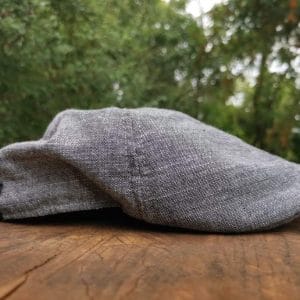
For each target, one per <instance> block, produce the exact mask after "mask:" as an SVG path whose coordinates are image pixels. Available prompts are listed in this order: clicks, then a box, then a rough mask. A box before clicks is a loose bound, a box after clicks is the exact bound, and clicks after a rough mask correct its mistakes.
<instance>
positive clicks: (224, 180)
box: [0, 107, 300, 232]
mask: <svg viewBox="0 0 300 300" xmlns="http://www.w3.org/2000/svg"><path fill="white" fill-rule="evenodd" d="M0 181H1V182H2V192H1V196H0V212H1V214H2V217H3V219H4V220H7V219H16V218H26V217H35V216H43V215H48V214H57V213H62V212H70V211H79V210H91V209H99V208H105V207H120V208H121V209H122V210H123V211H124V212H125V213H127V214H128V215H130V216H132V217H135V218H138V219H141V220H144V221H146V222H150V223H155V224H162V225H168V226H175V227H183V228H189V229H196V230H201V231H213V232H243V231H255V230H264V229H269V228H273V227H276V226H278V225H280V224H283V223H286V222H288V221H290V220H292V219H293V218H295V217H297V216H298V215H299V214H300V165H298V164H295V163H291V162H288V161H286V160H284V159H281V158H279V157H277V156H274V155H271V154H269V153H266V152H264V151H262V150H259V149H257V148H255V147H253V146H250V145H248V144H246V143H244V142H243V141H241V140H240V139H238V138H236V137H234V136H232V135H229V134H227V133H225V132H223V131H221V130H218V129H216V128H213V127H211V126H208V125H205V124H203V123H201V122H199V121H198V120H195V119H193V118H191V117H189V116H188V115H185V114H183V113H180V112H176V111H173V110H166V109H156V108H139V109H120V108H116V107H110V108H105V109H99V110H75V109H70V110H66V111H63V112H61V113H59V114H58V115H57V116H56V117H55V118H54V120H53V121H52V122H51V123H50V125H49V126H48V128H47V130H46V132H45V134H44V136H43V137H42V138H41V139H40V140H37V141H32V142H22V143H16V144H12V145H9V146H6V147H4V148H2V149H1V150H0Z"/></svg>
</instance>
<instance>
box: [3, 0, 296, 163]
mask: <svg viewBox="0 0 300 300" xmlns="http://www.w3.org/2000/svg"><path fill="white" fill-rule="evenodd" d="M186 4H187V1H185V0H171V1H169V2H168V3H166V2H165V1H162V0H152V1H142V0H135V1H134V0H123V1H117V0H102V1H97V0H85V1H83V0H72V1H71V0H64V1H59V0H42V1H41V0H24V1H22V2H21V3H20V1H17V0H0V145H1V146H3V145H5V144H8V143H11V142H15V141H22V140H28V139H35V138H38V137H39V136H40V135H41V134H42V132H43V130H44V129H45V127H46V125H47V124H48V122H49V121H50V120H51V118H53V116H54V115H55V114H56V113H57V112H58V111H60V110H62V109H65V108H69V107H76V108H85V109H88V108H101V107H105V106H110V105H114V106H120V107H138V106H155V107H166V108H173V109H177V110H181V111H183V112H186V113H188V114H190V115H192V116H194V117H196V118H199V119H201V120H203V121H205V122H207V123H210V124H212V125H214V126H217V127H219V128H222V129H224V130H226V131H228V132H230V133H233V134H235V135H238V136H239V137H241V138H242V139H244V140H246V141H247V142H250V143H252V144H254V145H256V146H258V147H261V148H263V149H266V150H268V151H271V152H273V153H276V154H278V155H281V156H283V157H285V158H288V159H290V160H294V161H298V162H300V124H299V123H300V107H299V106H300V104H299V93H300V78H299V70H300V66H299V64H300V55H299V54H300V51H299V45H300V41H299V36H300V33H299V15H300V13H299V12H300V10H299V6H298V5H297V2H296V1H294V0H285V1H281V0H255V1H247V0H229V1H227V2H226V3H222V4H220V5H217V6H215V7H214V8H213V9H212V10H211V11H210V12H209V13H208V14H206V15H203V14H202V15H201V16H200V17H199V18H198V19H195V18H193V17H192V16H190V15H188V14H187V13H186V12H185V6H186Z"/></svg>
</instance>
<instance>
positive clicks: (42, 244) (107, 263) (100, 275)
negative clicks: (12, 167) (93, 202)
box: [0, 210, 300, 300]
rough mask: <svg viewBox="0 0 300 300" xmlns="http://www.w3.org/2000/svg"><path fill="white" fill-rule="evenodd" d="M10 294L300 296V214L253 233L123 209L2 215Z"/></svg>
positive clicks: (3, 291)
mask: <svg viewBox="0 0 300 300" xmlns="http://www.w3.org/2000/svg"><path fill="white" fill-rule="evenodd" d="M0 254H1V255H0V264H1V272H0V299H11V300H13V299H24V300H27V299H28V300H36V299H37V300H38V299H41V300H47V299H56V300H58V299H64V300H67V299H72V300H73V299H88V300H92V299H172V300H175V299H243V300H246V299H289V300H292V299H300V219H298V220H296V221H294V222H292V223H290V224H288V225H285V226H283V227H281V228H279V229H277V230H273V231H270V232H265V233H253V234H242V235H238V234H232V235H229V234H226V235H224V234H203V233H197V232H191V231H184V230H175V229H169V228H164V227H159V226H152V225H147V224H145V223H142V222H139V221H136V220H133V219H131V218H129V217H126V216H124V215H123V214H122V213H121V212H120V211H118V210H105V211H102V212H93V213H83V214H82V213H81V214H72V215H60V216H55V217H47V218H39V219H32V220H27V221H23V222H18V223H5V222H2V223H0Z"/></svg>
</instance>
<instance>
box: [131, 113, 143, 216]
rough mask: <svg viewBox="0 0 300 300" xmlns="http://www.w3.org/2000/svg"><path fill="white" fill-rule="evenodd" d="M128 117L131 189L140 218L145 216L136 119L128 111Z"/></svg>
mask: <svg viewBox="0 0 300 300" xmlns="http://www.w3.org/2000/svg"><path fill="white" fill-rule="evenodd" d="M128 117H129V119H130V124H131V143H130V141H129V144H131V147H129V149H130V153H129V157H130V158H131V160H132V161H131V164H130V165H129V166H131V167H132V169H131V170H130V175H131V180H130V183H131V188H132V193H133V196H134V200H135V204H136V207H137V209H138V213H139V216H140V217H142V216H143V204H142V201H141V198H140V195H139V194H140V190H139V189H140V184H141V177H142V174H141V170H140V165H139V162H138V153H137V147H138V141H137V139H136V137H135V135H136V133H137V132H136V130H135V126H134V118H133V116H132V112H131V111H129V110H128Z"/></svg>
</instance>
